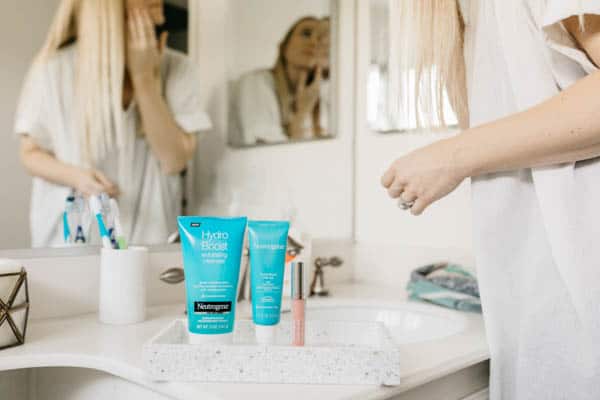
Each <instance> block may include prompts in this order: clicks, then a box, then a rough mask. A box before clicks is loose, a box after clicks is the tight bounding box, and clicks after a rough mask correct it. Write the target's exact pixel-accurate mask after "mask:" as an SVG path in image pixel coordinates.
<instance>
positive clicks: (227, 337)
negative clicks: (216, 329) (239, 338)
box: [188, 331, 233, 344]
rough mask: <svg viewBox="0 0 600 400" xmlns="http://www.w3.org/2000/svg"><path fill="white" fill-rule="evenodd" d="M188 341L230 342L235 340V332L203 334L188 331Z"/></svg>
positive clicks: (202, 342)
mask: <svg viewBox="0 0 600 400" xmlns="http://www.w3.org/2000/svg"><path fill="white" fill-rule="evenodd" d="M188 341H189V343H190V344H211V343H212V344H230V343H232V342H233V333H221V334H218V335H202V334H199V333H192V332H189V331H188Z"/></svg>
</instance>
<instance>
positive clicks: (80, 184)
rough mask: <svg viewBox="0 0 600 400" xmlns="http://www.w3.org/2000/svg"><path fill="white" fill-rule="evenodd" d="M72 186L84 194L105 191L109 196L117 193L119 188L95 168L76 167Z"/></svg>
mask: <svg viewBox="0 0 600 400" xmlns="http://www.w3.org/2000/svg"><path fill="white" fill-rule="evenodd" d="M74 175H75V176H74V182H73V186H74V188H75V189H76V190H77V191H78V192H80V193H82V194H83V195H85V196H92V195H98V194H100V193H106V194H108V195H109V196H110V197H117V196H118V195H119V188H118V187H117V185H116V184H114V183H113V182H111V180H110V179H108V178H107V177H106V175H104V174H103V173H102V172H100V171H98V170H95V169H83V168H77V169H76V171H75V174H74Z"/></svg>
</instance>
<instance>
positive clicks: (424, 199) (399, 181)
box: [381, 139, 469, 215]
mask: <svg viewBox="0 0 600 400" xmlns="http://www.w3.org/2000/svg"><path fill="white" fill-rule="evenodd" d="M457 154H458V152H457V149H456V146H454V143H453V142H452V139H445V140H440V141H438V142H436V143H433V144H431V145H429V146H426V147H423V148H420V149H418V150H415V151H413V152H411V153H409V154H407V155H405V156H403V157H400V158H398V159H397V160H396V161H394V162H393V163H392V165H391V166H390V167H389V168H388V170H387V171H386V172H385V174H383V176H382V178H381V184H382V185H383V187H385V188H386V189H387V191H388V195H389V196H390V197H391V198H393V199H398V200H399V201H400V202H403V203H413V205H412V207H410V212H411V213H412V214H414V215H420V214H421V213H422V212H423V211H424V210H425V209H426V208H427V207H428V206H429V205H430V204H431V203H433V202H434V201H437V200H439V199H441V198H442V197H444V196H446V195H447V194H448V193H450V192H452V191H453V190H454V189H455V188H456V187H457V186H458V185H459V184H460V183H461V182H462V181H463V180H464V179H465V178H466V177H467V176H469V174H468V173H467V172H466V169H465V168H462V167H461V164H460V163H459V162H457V157H456V156H457Z"/></svg>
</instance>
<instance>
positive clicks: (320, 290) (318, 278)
mask: <svg viewBox="0 0 600 400" xmlns="http://www.w3.org/2000/svg"><path fill="white" fill-rule="evenodd" d="M343 263H344V261H343V260H342V259H341V258H339V257H335V256H334V257H330V258H323V257H317V259H316V260H315V272H314V275H313V278H312V281H311V283H310V296H321V297H324V296H328V295H329V290H328V289H326V288H325V274H324V272H323V268H325V267H328V266H330V267H334V268H337V267H339V266H341V265H342V264H343Z"/></svg>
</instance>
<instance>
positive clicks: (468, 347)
mask: <svg viewBox="0 0 600 400" xmlns="http://www.w3.org/2000/svg"><path fill="white" fill-rule="evenodd" d="M331 289H332V292H333V293H334V296H333V297H331V298H328V299H317V300H314V301H313V300H312V299H310V300H309V301H310V304H311V305H328V306H336V305H345V304H355V305H367V304H368V305H394V304H396V305H397V304H401V303H403V302H406V293H404V292H402V291H398V290H393V289H389V288H388V289H386V288H382V287H379V286H370V285H357V284H345V285H337V286H334V287H332V288H331ZM365 299H366V300H365ZM414 306H415V307H421V308H423V309H424V310H428V312H432V313H445V315H450V316H453V317H454V318H459V319H460V320H461V321H462V323H463V329H462V331H461V332H460V333H457V334H454V335H451V336H448V337H445V338H441V339H434V340H428V341H421V342H416V343H412V344H406V345H401V346H400V348H401V352H402V353H401V354H402V372H401V380H402V383H401V385H400V386H396V387H378V386H359V385H289V384H286V385H282V384H268V385H265V384H224V383H182V382H168V383H157V382H153V381H151V380H149V379H148V377H147V376H146V375H145V373H144V371H143V369H142V360H141V349H142V345H143V344H144V342H146V341H147V340H148V339H150V338H151V337H152V336H154V335H155V334H156V333H157V332H158V331H159V330H160V329H161V328H163V327H164V326H165V325H166V324H167V323H169V322H170V321H172V320H173V319H175V318H181V317H183V315H182V311H183V306H182V305H171V306H158V307H152V308H150V309H149V310H148V318H147V320H146V321H145V322H143V323H141V324H137V325H129V326H110V325H103V324H100V323H98V322H97V315H96V314H87V315H82V316H79V317H70V318H51V319H42V320H33V321H31V322H30V324H29V326H28V331H27V341H26V344H25V345H23V346H19V347H15V348H12V349H6V350H3V351H2V352H0V371H5V370H14V369H24V368H37V367H78V368H91V369H96V370H100V371H104V372H107V373H109V374H112V375H115V376H118V377H121V378H123V379H126V380H128V381H131V382H134V383H136V384H138V385H141V386H143V387H146V388H148V389H151V390H153V391H156V392H158V393H161V394H164V395H166V396H170V397H172V398H175V399H197V398H198V397H199V395H201V397H202V398H203V399H238V398H240V396H242V395H243V396H244V398H245V399H254V398H257V399H258V398H260V399H261V400H265V399H279V398H282V397H285V398H286V399H290V400H291V399H305V398H311V397H312V398H331V399H384V398H389V397H391V396H394V395H396V394H399V393H403V392H406V391H408V390H410V389H413V388H416V387H419V386H421V385H424V384H426V383H428V382H432V381H434V380H436V379H440V378H442V377H445V376H448V375H450V374H454V373H456V372H457V371H461V370H464V369H465V368H468V367H471V366H473V365H476V364H478V363H482V362H484V361H486V360H487V359H488V358H489V354H488V348H487V344H486V340H485V333H484V328H483V321H482V318H481V316H480V315H476V314H466V313H459V312H455V311H449V310H443V309H440V308H437V307H433V306H428V305H422V304H415V305H414ZM411 307H413V305H412V304H411ZM238 314H239V316H240V317H242V318H244V317H248V316H249V307H248V306H247V305H242V306H240V307H239V312H238Z"/></svg>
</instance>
